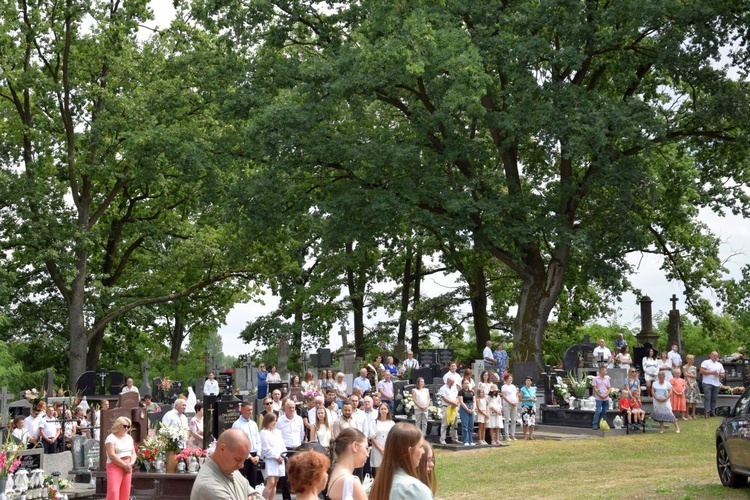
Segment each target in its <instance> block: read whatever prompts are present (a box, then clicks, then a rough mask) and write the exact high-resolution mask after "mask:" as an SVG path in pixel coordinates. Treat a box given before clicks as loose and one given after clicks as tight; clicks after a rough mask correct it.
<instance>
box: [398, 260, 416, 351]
mask: <svg viewBox="0 0 750 500" xmlns="http://www.w3.org/2000/svg"><path fill="white" fill-rule="evenodd" d="M411 280H412V275H411V258H407V259H406V262H404V275H403V277H402V279H401V283H402V285H401V311H400V313H399V317H398V335H397V336H396V352H397V353H398V355H399V356H401V355H402V353H403V351H404V350H405V347H406V318H407V316H408V315H409V296H410V295H411V293H410V292H411Z"/></svg>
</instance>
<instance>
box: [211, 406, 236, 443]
mask: <svg viewBox="0 0 750 500" xmlns="http://www.w3.org/2000/svg"><path fill="white" fill-rule="evenodd" d="M211 410H212V411H211V412H210V413H211V415H210V418H211V436H212V437H214V438H216V439H218V438H219V436H220V435H221V433H222V432H224V431H225V430H227V429H231V428H232V424H234V422H235V421H237V419H238V418H240V400H239V399H237V398H235V397H234V396H231V399H224V398H222V399H217V400H216V401H215V402H214V404H213V407H212V408H211Z"/></svg>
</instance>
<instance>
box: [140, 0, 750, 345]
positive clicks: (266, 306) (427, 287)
mask: <svg viewBox="0 0 750 500" xmlns="http://www.w3.org/2000/svg"><path fill="white" fill-rule="evenodd" d="M151 8H152V9H153V11H154V16H155V20H154V22H153V23H147V24H149V25H151V24H154V25H156V26H158V27H161V28H165V27H167V26H168V25H169V22H170V21H171V20H172V19H173V17H174V8H173V7H172V2H170V1H167V0H152V2H151ZM700 219H701V220H702V221H703V222H705V223H706V224H707V226H708V227H709V228H711V230H712V231H713V232H714V234H715V235H717V236H718V237H719V238H720V239H721V241H722V242H723V243H722V245H721V248H720V256H721V258H722V259H723V260H725V261H726V262H725V266H726V268H727V272H728V276H729V277H733V278H739V277H740V275H741V269H742V267H743V266H744V265H746V264H750V255H749V254H748V252H750V222H748V221H747V220H745V219H743V218H742V217H741V216H734V215H731V214H730V215H728V216H726V217H719V216H718V215H716V214H715V213H713V212H711V211H709V210H703V211H701V214H700ZM629 262H630V263H631V264H633V266H634V267H635V269H636V272H635V274H633V275H632V276H631V282H632V284H633V286H634V287H635V288H636V289H640V290H642V291H643V293H644V294H645V295H648V296H649V297H650V298H651V299H652V300H653V313H654V317H656V315H657V313H658V312H659V311H662V312H664V313H666V312H667V311H669V309H671V303H670V302H669V299H670V298H671V297H672V295H673V294H675V295H676V296H677V297H678V299H679V302H678V303H677V308H678V309H680V310H681V311H683V313H684V298H683V295H682V294H683V291H684V288H683V287H682V285H681V284H680V283H679V282H669V281H667V280H666V279H665V277H664V273H663V272H662V271H661V270H660V269H659V267H660V265H661V262H662V259H661V257H659V256H655V255H650V254H640V253H637V254H631V255H630V256H629ZM456 280H457V277H456V276H455V275H452V276H431V277H428V278H427V279H426V280H425V281H424V282H423V285H422V286H423V293H425V294H426V295H429V296H434V295H437V294H440V293H443V292H445V289H446V287H448V288H450V287H455V286H458V284H457V283H456ZM704 295H705V297H706V298H707V299H709V300H710V301H711V302H712V303H713V304H716V302H717V300H716V297H715V296H714V295H711V294H710V293H707V294H704ZM639 298H640V297H636V296H635V295H633V294H632V293H627V294H625V295H624V296H623V298H622V300H621V301H620V302H619V303H617V304H616V305H615V309H616V313H615V314H614V316H611V317H608V318H600V319H598V320H597V322H598V323H601V324H609V323H612V322H616V323H618V324H621V325H624V326H626V327H629V328H639V327H640V306H639V304H638V300H639ZM259 299H260V300H256V301H254V302H249V303H243V304H236V305H235V306H234V308H233V309H232V310H231V311H230V312H229V314H228V316H227V318H226V323H225V324H224V325H223V326H222V327H221V328H220V329H219V334H220V336H221V338H222V342H223V349H224V353H225V354H230V355H232V356H238V355H240V354H246V353H251V351H252V347H253V346H250V345H248V344H246V343H245V342H244V341H243V340H241V339H240V338H239V333H240V332H241V331H242V330H243V329H244V328H245V326H246V325H247V323H248V322H251V321H253V320H255V319H256V318H258V317H260V316H262V315H264V314H268V313H269V312H271V311H273V310H274V309H275V308H276V306H277V305H278V298H276V297H273V296H271V295H270V293H267V294H266V295H265V296H263V297H260V298H259ZM350 319H351V318H350ZM382 319H384V318H383V317H381V316H376V317H375V318H374V319H373V320H371V321H372V322H374V321H378V320H382ZM339 328H340V325H336V326H335V327H334V328H333V330H332V334H331V344H330V347H331V348H332V349H337V348H339V347H341V339H340V337H339V335H338V334H336V332H338V330H339Z"/></svg>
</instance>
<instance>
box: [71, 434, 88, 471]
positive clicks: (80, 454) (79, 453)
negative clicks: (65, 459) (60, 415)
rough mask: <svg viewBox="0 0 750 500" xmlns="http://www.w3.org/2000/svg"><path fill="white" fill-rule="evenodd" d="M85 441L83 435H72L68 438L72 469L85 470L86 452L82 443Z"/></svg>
mask: <svg viewBox="0 0 750 500" xmlns="http://www.w3.org/2000/svg"><path fill="white" fill-rule="evenodd" d="M85 442H86V437H85V436H78V435H76V436H73V437H72V439H71V440H70V451H71V452H73V470H75V471H77V472H78V471H85V470H86V469H87V466H86V453H85V451H84V448H83V446H84V443H85Z"/></svg>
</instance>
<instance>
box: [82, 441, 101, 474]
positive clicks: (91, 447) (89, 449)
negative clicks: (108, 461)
mask: <svg viewBox="0 0 750 500" xmlns="http://www.w3.org/2000/svg"><path fill="white" fill-rule="evenodd" d="M101 451H102V450H100V446H99V442H98V441H97V440H96V439H87V440H86V442H85V443H84V444H83V456H84V461H85V464H86V467H89V468H91V469H94V470H99V464H100V463H101V462H100V456H101Z"/></svg>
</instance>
